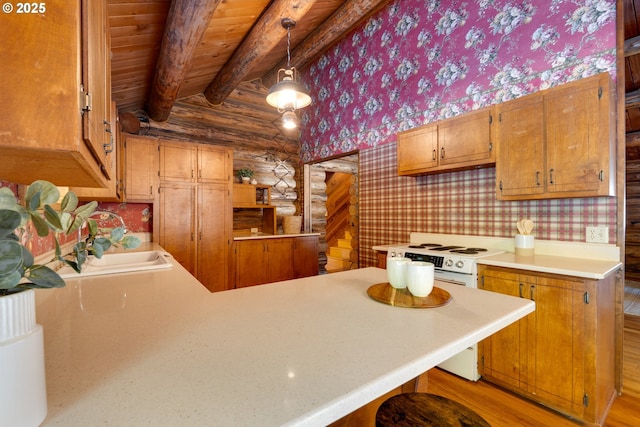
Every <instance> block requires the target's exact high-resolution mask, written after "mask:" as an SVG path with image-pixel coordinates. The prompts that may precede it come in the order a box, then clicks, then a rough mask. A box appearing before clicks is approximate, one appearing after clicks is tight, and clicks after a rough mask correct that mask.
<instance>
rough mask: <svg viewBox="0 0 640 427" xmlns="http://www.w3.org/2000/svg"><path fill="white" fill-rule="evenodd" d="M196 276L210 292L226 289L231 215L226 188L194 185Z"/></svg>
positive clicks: (224, 184)
mask: <svg viewBox="0 0 640 427" xmlns="http://www.w3.org/2000/svg"><path fill="white" fill-rule="evenodd" d="M197 197H198V205H197V206H198V208H197V215H198V217H197V221H196V224H197V227H198V228H197V239H196V241H197V248H196V254H197V274H196V277H197V278H198V280H200V282H202V283H203V284H204V285H205V286H206V287H207V289H209V290H210V291H211V292H217V291H224V290H226V289H229V281H230V267H231V238H232V230H231V223H232V218H231V216H232V212H231V202H230V195H229V185H228V184H227V183H220V184H209V183H205V184H200V185H198V193H197Z"/></svg>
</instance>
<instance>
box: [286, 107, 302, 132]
mask: <svg viewBox="0 0 640 427" xmlns="http://www.w3.org/2000/svg"><path fill="white" fill-rule="evenodd" d="M299 122H300V121H299V120H298V116H296V113H294V112H293V111H285V113H284V114H283V115H282V127H283V128H285V129H295V128H297V127H298V123H299Z"/></svg>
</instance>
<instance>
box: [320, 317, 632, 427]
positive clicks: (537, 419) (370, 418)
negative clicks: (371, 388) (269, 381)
mask: <svg viewBox="0 0 640 427" xmlns="http://www.w3.org/2000/svg"><path fill="white" fill-rule="evenodd" d="M624 324H625V328H624V355H623V357H624V362H623V392H622V396H618V397H617V398H616V400H615V401H614V403H613V405H612V407H611V409H610V410H609V414H608V416H607V419H606V420H605V423H604V427H637V426H640V316H633V315H625V322H624ZM415 389H416V390H417V391H420V392H428V393H433V394H439V395H441V396H445V397H448V398H449V399H452V400H455V401H457V402H459V403H462V404H463V405H465V406H467V407H469V408H470V409H472V410H474V411H475V412H477V413H478V414H479V415H480V416H482V417H483V418H484V419H485V420H487V422H488V423H489V424H491V426H492V427H575V426H580V425H582V423H580V422H578V421H576V420H572V419H569V418H567V417H566V416H564V415H562V414H559V413H558V412H555V411H552V410H551V409H548V408H545V407H544V406H541V405H538V404H536V403H533V402H531V401H529V400H527V399H523V398H521V397H520V396H517V395H515V394H513V393H511V392H509V391H506V390H504V389H502V388H500V387H497V386H495V385H493V384H491V383H489V382H487V381H483V380H480V381H478V382H472V381H467V380H465V379H462V378H460V377H458V376H456V375H453V374H450V373H448V372H445V371H443V370H441V369H438V368H434V369H431V370H430V371H428V372H427V374H425V375H423V376H421V377H420V380H419V381H418V385H417V386H416V388H415ZM413 390H414V384H413V383H407V384H406V385H405V387H404V388H402V389H400V388H398V389H396V390H394V391H392V392H390V393H388V394H387V395H385V396H383V397H381V398H379V399H377V400H376V401H374V402H371V403H370V404H369V405H365V406H364V407H362V408H360V409H359V410H357V411H355V412H353V413H352V414H350V415H348V416H346V417H344V418H342V419H341V420H338V421H336V422H335V423H333V424H331V425H330V426H331V427H362V426H373V425H374V420H375V413H376V410H377V408H378V406H380V404H381V403H382V402H383V401H384V400H385V399H386V398H388V397H390V396H393V395H395V394H398V393H401V392H407V391H413Z"/></svg>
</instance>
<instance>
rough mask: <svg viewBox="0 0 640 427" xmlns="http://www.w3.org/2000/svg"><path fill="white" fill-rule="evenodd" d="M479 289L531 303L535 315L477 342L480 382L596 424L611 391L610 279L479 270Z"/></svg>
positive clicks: (603, 414) (612, 285)
mask: <svg viewBox="0 0 640 427" xmlns="http://www.w3.org/2000/svg"><path fill="white" fill-rule="evenodd" d="M478 275H479V286H480V287H481V288H483V289H485V290H489V291H493V292H499V293H503V294H507V295H512V296H517V297H521V298H529V299H532V300H534V301H535V303H536V310H535V312H534V313H532V314H530V315H529V316H527V317H526V318H524V319H522V320H520V321H518V322H517V323H515V324H512V325H510V326H508V327H506V328H504V329H503V330H501V331H500V332H498V333H496V334H494V335H492V336H491V337H489V338H488V339H486V340H484V341H482V342H481V343H480V345H479V357H480V361H479V362H480V363H479V366H480V371H481V375H482V377H483V378H484V379H486V380H489V381H492V382H495V383H497V384H499V385H502V386H504V387H506V388H508V389H510V390H513V391H515V392H517V393H519V394H521V395H523V396H525V397H528V398H530V399H533V400H535V401H537V402H539V403H542V404H544V405H546V406H549V407H551V408H553V409H556V410H558V411H560V412H563V413H565V414H567V415H569V416H572V417H576V418H578V419H580V420H583V421H585V422H587V423H592V424H601V423H602V422H603V421H604V418H605V417H606V412H607V410H608V407H609V404H610V402H611V400H612V399H614V398H615V389H614V355H613V349H614V329H615V326H614V317H615V316H614V306H615V295H614V288H615V275H611V276H608V277H607V278H606V279H603V280H590V279H581V278H576V277H568V276H558V275H552V274H544V273H535V272H530V271H524V270H514V269H508V268H500V267H489V266H479V270H478Z"/></svg>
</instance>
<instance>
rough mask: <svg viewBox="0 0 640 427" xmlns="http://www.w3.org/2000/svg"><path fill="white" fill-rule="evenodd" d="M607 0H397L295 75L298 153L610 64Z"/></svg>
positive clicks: (358, 143)
mask: <svg viewBox="0 0 640 427" xmlns="http://www.w3.org/2000/svg"><path fill="white" fill-rule="evenodd" d="M615 59H616V57H615V1H614V0H586V1H577V0H524V1H513V0H493V1H490V0H473V1H456V0H397V1H395V2H392V3H390V5H389V6H388V7H386V8H385V9H383V10H382V11H380V12H379V13H378V14H376V15H374V16H373V17H372V18H371V19H369V20H368V21H367V22H365V23H364V24H363V25H362V26H361V27H360V28H359V29H357V30H356V31H354V32H353V33H352V34H351V35H350V36H348V37H347V38H346V39H344V40H343V41H342V42H341V43H339V44H338V45H336V46H335V47H334V48H333V49H332V50H330V51H329V52H328V53H326V54H324V55H322V56H321V57H320V58H319V59H318V60H317V61H316V62H315V63H314V64H312V66H311V67H309V69H308V70H305V72H304V73H303V79H304V83H305V84H307V85H308V86H309V88H310V90H311V92H312V95H313V98H314V103H313V104H312V106H311V107H309V108H307V109H305V110H303V113H302V119H303V124H304V126H303V128H302V138H301V142H302V146H301V148H302V159H303V161H311V160H317V159H322V158H326V157H329V156H332V155H335V154H339V153H345V152H349V151H352V150H356V149H366V148H372V147H376V146H378V145H380V144H385V143H389V142H392V141H395V135H396V133H397V132H399V131H402V130H406V129H410V128H413V127H416V126H419V125H421V124H424V123H430V122H433V121H436V120H440V119H444V118H447V117H451V116H456V115H458V114H461V113H463V112H466V111H470V110H475V109H477V108H480V107H484V106H488V105H492V104H495V103H498V102H503V101H506V100H509V99H513V98H517V97H519V96H522V95H524V94H528V93H532V92H536V91H538V90H540V89H545V88H548V87H551V86H555V85H558V84H560V83H563V82H567V81H572V80H577V79H580V78H582V77H586V76H590V75H593V74H597V73H600V72H603V71H610V72H611V73H612V75H614V76H615Z"/></svg>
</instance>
